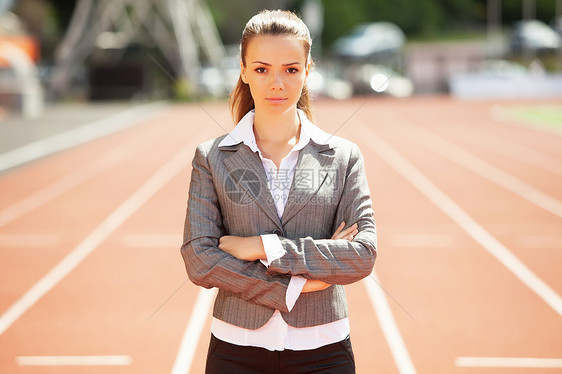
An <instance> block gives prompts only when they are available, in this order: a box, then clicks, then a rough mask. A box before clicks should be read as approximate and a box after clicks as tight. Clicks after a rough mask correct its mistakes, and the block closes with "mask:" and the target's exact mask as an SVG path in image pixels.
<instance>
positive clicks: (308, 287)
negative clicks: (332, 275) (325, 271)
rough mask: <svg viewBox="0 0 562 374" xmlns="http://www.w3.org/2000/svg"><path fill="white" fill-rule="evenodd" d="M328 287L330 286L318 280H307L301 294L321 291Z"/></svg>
mask: <svg viewBox="0 0 562 374" xmlns="http://www.w3.org/2000/svg"><path fill="white" fill-rule="evenodd" d="M330 286H331V284H329V283H326V282H322V281H320V280H318V279H307V280H306V283H305V284H304V287H303V288H302V291H301V292H302V293H306V292H315V291H322V290H325V289H326V288H328V287H330Z"/></svg>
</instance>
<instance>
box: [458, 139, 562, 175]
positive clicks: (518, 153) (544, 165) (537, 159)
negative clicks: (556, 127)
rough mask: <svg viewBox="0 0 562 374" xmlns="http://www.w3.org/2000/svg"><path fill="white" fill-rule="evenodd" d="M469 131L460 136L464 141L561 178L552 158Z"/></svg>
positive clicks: (560, 169) (561, 166) (560, 166)
mask: <svg viewBox="0 0 562 374" xmlns="http://www.w3.org/2000/svg"><path fill="white" fill-rule="evenodd" d="M470 131H471V132H468V131H463V133H462V134H461V135H460V136H461V137H462V139H463V140H464V141H466V142H469V143H471V144H474V145H476V146H478V147H482V148H486V149H487V150H489V151H490V152H494V153H497V154H500V155H503V156H505V157H509V158H512V159H514V160H517V161H519V162H523V163H526V164H529V165H531V166H534V167H536V168H539V169H542V170H544V171H547V172H549V173H552V174H556V175H560V176H562V163H561V162H560V160H557V159H555V158H554V157H550V156H548V155H546V154H544V153H543V152H540V151H537V150H535V149H532V148H529V147H527V146H524V145H522V144H519V143H514V142H512V141H507V140H505V139H502V138H500V137H498V136H492V135H491V134H489V133H484V132H482V131H481V132H480V133H477V134H475V133H474V130H473V129H471V130H470Z"/></svg>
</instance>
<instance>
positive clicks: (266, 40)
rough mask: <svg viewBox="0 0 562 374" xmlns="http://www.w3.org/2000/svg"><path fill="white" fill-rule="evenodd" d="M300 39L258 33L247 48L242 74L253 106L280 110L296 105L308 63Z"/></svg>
mask: <svg viewBox="0 0 562 374" xmlns="http://www.w3.org/2000/svg"><path fill="white" fill-rule="evenodd" d="M306 57H307V56H306V54H305V49H304V45H303V42H302V40H299V39H296V38H293V37H284V36H270V35H260V36H256V37H254V38H253V39H252V40H251V41H250V42H249V44H248V47H247V48H246V58H245V60H246V66H244V65H243V64H241V77H242V80H243V81H244V83H247V84H248V85H249V86H250V91H251V93H252V97H253V99H254V103H255V106H256V110H260V111H266V112H270V113H283V112H285V111H287V110H291V109H294V108H296V105H297V102H298V101H299V98H300V96H301V92H302V88H303V85H304V83H305V80H306V77H307V76H308V71H309V68H310V64H307V62H306Z"/></svg>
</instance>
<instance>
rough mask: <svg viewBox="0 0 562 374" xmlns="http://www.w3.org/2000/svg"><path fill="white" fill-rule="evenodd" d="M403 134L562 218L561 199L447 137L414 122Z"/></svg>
mask: <svg viewBox="0 0 562 374" xmlns="http://www.w3.org/2000/svg"><path fill="white" fill-rule="evenodd" d="M403 135H405V136H407V137H409V138H410V139H411V140H413V141H415V142H416V143H418V144H420V145H422V146H423V147H425V148H427V149H430V150H431V151H433V152H436V153H439V154H441V155H442V156H444V157H446V158H448V159H449V160H451V161H454V162H456V163H457V164H459V165H461V166H464V167H465V168H467V169H469V170H471V171H473V172H474V173H476V174H478V175H480V176H482V177H484V178H486V179H488V180H490V181H491V182H493V183H496V184H497V185H499V186H502V187H503V188H505V189H507V190H509V191H511V192H513V193H514V194H516V195H519V196H520V197H522V198H523V199H525V200H527V201H530V202H531V203H533V204H535V205H537V206H539V207H541V208H543V209H545V210H546V211H548V212H551V213H552V214H554V215H556V216H558V217H560V218H562V202H560V201H558V200H556V199H555V198H553V197H551V196H549V195H547V194H546V193H544V192H542V191H539V190H538V189H536V188H535V187H533V186H531V185H529V184H527V183H525V182H523V181H522V180H520V179H518V178H516V177H514V176H512V175H510V174H508V173H506V172H505V171H503V170H501V169H499V168H497V167H495V166H494V165H492V164H490V163H488V162H487V161H485V160H483V159H481V158H480V157H477V156H475V155H473V154H472V153H470V152H467V151H465V150H464V149H462V148H460V147H458V146H456V145H454V144H453V143H451V142H449V141H448V140H445V139H443V138H441V137H439V136H437V135H434V134H432V133H430V132H429V131H427V130H423V129H422V128H421V127H419V126H417V125H414V126H411V127H409V128H408V130H407V131H405V132H404V134H403Z"/></svg>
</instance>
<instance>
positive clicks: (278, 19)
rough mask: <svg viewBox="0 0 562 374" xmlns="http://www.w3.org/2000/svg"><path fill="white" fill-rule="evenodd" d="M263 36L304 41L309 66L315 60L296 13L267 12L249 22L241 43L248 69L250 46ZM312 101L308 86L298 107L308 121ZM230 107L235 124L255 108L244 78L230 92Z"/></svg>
mask: <svg viewBox="0 0 562 374" xmlns="http://www.w3.org/2000/svg"><path fill="white" fill-rule="evenodd" d="M259 35H272V36H292V37H295V38H297V39H299V40H302V42H303V46H304V52H305V55H306V63H308V61H311V57H310V49H311V48H312V38H311V37H310V32H309V31H308V27H306V25H305V24H304V22H303V21H302V20H301V19H300V18H299V17H298V16H297V15H295V14H294V13H292V12H289V11H285V10H263V11H261V12H260V13H258V14H256V15H255V16H253V17H252V18H251V19H250V20H249V21H248V23H247V24H246V27H245V28H244V31H243V32H242V39H241V40H240V59H241V60H242V64H243V65H244V66H246V50H247V48H248V44H249V43H250V41H251V40H252V39H253V38H254V37H256V36H259ZM311 62H312V61H311ZM310 101H311V100H310V94H309V92H308V87H307V86H306V83H305V85H304V86H303V89H302V93H301V97H300V99H299V101H298V103H297V108H298V109H301V110H302V111H304V113H305V114H306V116H307V117H308V119H309V120H311V121H312V110H311V105H310ZM229 105H230V111H231V113H232V117H233V119H234V123H238V122H239V121H240V120H241V119H242V117H244V115H246V113H248V112H249V111H250V110H252V109H254V108H255V104H254V99H253V98H252V93H251V92H250V86H249V85H248V84H246V83H244V82H243V81H242V77H239V78H238V83H237V84H236V87H234V89H233V90H232V92H231V93H230V98H229Z"/></svg>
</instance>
